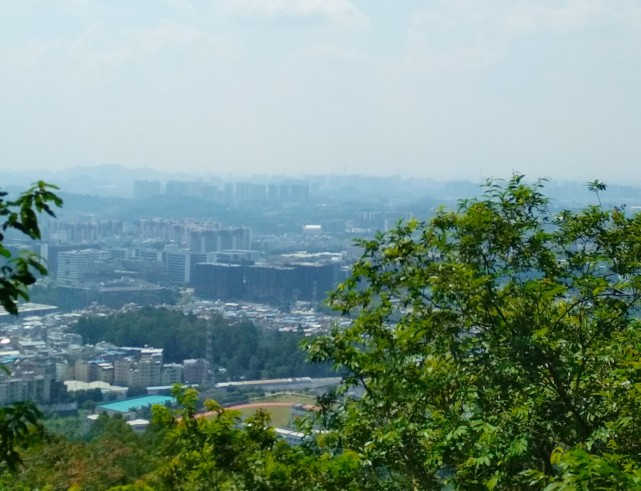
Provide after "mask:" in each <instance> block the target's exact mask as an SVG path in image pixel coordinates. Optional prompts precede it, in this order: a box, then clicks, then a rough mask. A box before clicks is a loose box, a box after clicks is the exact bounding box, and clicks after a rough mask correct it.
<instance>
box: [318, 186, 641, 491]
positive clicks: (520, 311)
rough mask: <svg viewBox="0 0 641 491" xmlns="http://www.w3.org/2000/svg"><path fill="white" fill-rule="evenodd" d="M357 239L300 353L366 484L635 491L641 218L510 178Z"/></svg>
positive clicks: (340, 443) (638, 482)
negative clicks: (329, 319)
mask: <svg viewBox="0 0 641 491" xmlns="http://www.w3.org/2000/svg"><path fill="white" fill-rule="evenodd" d="M591 190H593V191H594V192H596V193H597V196H598V192H599V191H603V190H604V186H600V187H591ZM599 203H600V201H599ZM361 245H362V246H363V247H364V254H363V256H362V258H361V259H360V260H359V261H358V262H357V263H356V264H355V266H354V268H353V273H352V275H351V277H350V278H349V279H348V280H347V281H346V282H345V283H343V284H342V285H341V286H340V287H339V288H338V290H337V291H336V292H334V293H333V294H332V295H331V299H330V302H331V304H332V306H333V307H334V308H335V309H337V310H339V311H341V312H342V313H344V314H349V315H351V316H353V317H354V320H353V322H352V324H351V326H350V327H349V328H347V329H344V330H342V329H335V330H333V331H332V332H331V334H329V335H327V336H325V337H323V338H320V339H318V340H315V341H313V342H312V343H311V344H310V345H309V346H308V351H309V353H310V355H311V357H312V359H314V360H316V361H331V362H332V363H333V364H334V365H335V366H336V367H338V368H340V369H342V370H345V371H346V372H347V373H348V376H347V377H346V378H345V382H344V384H343V386H342V388H341V390H340V391H339V392H343V393H344V392H346V391H347V390H348V389H351V388H354V387H360V388H361V389H362V390H363V391H364V393H363V397H362V398H350V397H346V398H342V399H341V400H340V401H336V400H335V399H333V398H327V401H326V404H325V408H324V411H323V414H324V420H325V421H326V422H327V424H328V427H329V429H330V430H331V434H332V435H333V436H334V438H335V441H336V448H342V449H346V450H351V451H354V452H356V453H357V454H358V455H359V456H360V457H361V459H362V462H365V463H366V465H365V466H364V467H363V469H362V471H363V472H365V473H366V474H367V475H368V476H369V478H368V482H369V483H370V485H371V487H372V488H373V489H374V488H376V487H377V486H378V487H379V488H381V489H382V488H388V489H412V488H413V489H441V487H442V486H443V485H446V484H451V485H453V486H454V487H455V488H456V489H523V488H530V487H531V488H534V489H537V488H539V489H542V488H545V489H547V490H552V489H637V488H639V489H641V411H640V408H641V329H640V322H639V319H638V312H639V303H640V299H641V274H640V273H641V215H638V214H634V215H629V214H627V213H625V212H624V210H622V209H619V208H613V209H603V208H602V207H601V205H600V204H599V205H598V206H589V207H587V208H585V209H583V210H582V211H579V212H572V211H567V210H565V211H561V212H560V213H552V212H551V211H550V208H549V202H548V199H546V197H545V196H544V195H543V194H542V184H541V183H537V184H534V185H529V184H525V183H524V182H523V180H522V176H514V177H513V178H512V179H511V180H510V181H509V182H507V183H505V184H500V183H497V182H493V181H491V182H488V184H487V186H486V188H485V193H484V195H483V196H482V197H481V198H479V199H473V200H465V201H462V202H461V203H460V204H459V207H458V209H457V210H455V211H448V210H445V209H442V210H440V211H438V212H437V213H436V215H435V216H434V218H432V219H431V220H429V221H428V222H419V221H410V222H408V223H405V224H399V225H398V227H397V228H396V229H394V230H392V231H390V232H388V233H384V234H383V233H381V234H379V235H378V236H377V237H376V238H375V239H373V240H364V241H361Z"/></svg>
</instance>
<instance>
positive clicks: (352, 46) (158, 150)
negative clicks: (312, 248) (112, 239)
mask: <svg viewBox="0 0 641 491" xmlns="http://www.w3.org/2000/svg"><path fill="white" fill-rule="evenodd" d="M0 112H1V116H0V169H1V170H8V169H11V168H18V169H38V168H45V167H47V168H50V169H62V168H67V167H71V166H77V165H93V164H99V163H118V164H122V165H124V166H128V167H141V166H149V167H153V168H155V169H158V170H163V171H182V172H192V173H216V174H252V173H262V174H282V173H288V174H303V173H363V174H378V175H386V174H392V173H398V172H400V173H402V174H404V175H415V176H425V177H430V176H431V177H434V178H438V179H444V178H460V177H469V178H472V179H479V178H483V177H487V176H500V177H504V176H506V175H509V173H510V172H511V171H512V170H518V171H521V172H525V173H527V174H528V175H529V176H532V177H538V176H548V177H556V178H572V179H576V180H585V179H590V178H595V177H598V178H601V179H604V180H606V181H609V182H633V183H639V184H641V162H639V160H640V156H641V0H554V1H553V0H547V1H544V0H425V1H412V0H351V1H350V0H208V1H204V0H203V1H197V0H192V1H189V0H166V1H161V0H135V1H133V0H108V1H105V0H103V1H93V0H13V1H12V0H0Z"/></svg>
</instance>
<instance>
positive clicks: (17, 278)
mask: <svg viewBox="0 0 641 491" xmlns="http://www.w3.org/2000/svg"><path fill="white" fill-rule="evenodd" d="M55 189H57V188H56V187H55V186H52V185H50V184H47V183H45V182H42V181H40V182H37V183H35V184H33V185H32V186H31V187H30V188H29V189H27V190H26V191H25V192H23V193H22V194H20V195H19V196H18V197H17V198H16V199H8V195H7V193H6V192H4V191H0V256H2V259H3V263H2V266H1V267H0V305H2V307H4V308H5V310H6V311H7V312H9V313H11V314H17V313H18V301H19V300H21V299H22V300H28V299H29V290H28V288H29V286H30V285H32V284H33V283H35V282H36V279H37V278H38V275H45V274H47V269H46V267H45V266H43V264H42V262H41V259H40V257H39V256H38V255H37V254H33V253H27V252H22V253H20V254H18V255H12V254H11V251H10V250H9V249H8V248H7V247H5V245H4V240H5V235H6V234H7V233H8V232H11V231H18V232H20V233H21V234H22V235H24V236H25V237H27V238H29V239H34V240H35V239H40V227H39V226H38V214H39V213H46V214H48V215H50V216H55V214H54V212H53V209H52V206H53V207H59V206H61V205H62V200H61V199H60V198H59V197H58V196H57V195H56V194H54V192H53V190H55ZM0 368H2V370H3V372H8V370H7V369H6V367H4V366H1V367H0ZM40 417H41V413H40V411H39V410H38V408H37V407H36V406H35V405H34V404H33V403H31V402H28V401H25V402H18V403H16V404H13V405H10V406H7V407H3V408H0V469H1V467H2V466H7V467H8V468H9V469H11V470H15V468H16V466H17V465H18V464H19V463H20V455H19V453H18V452H17V448H18V447H19V446H20V445H23V444H25V443H26V442H28V441H29V440H30V438H31V437H32V435H33V434H34V433H36V432H38V433H39V432H40V431H41V425H40V424H39V418H40Z"/></svg>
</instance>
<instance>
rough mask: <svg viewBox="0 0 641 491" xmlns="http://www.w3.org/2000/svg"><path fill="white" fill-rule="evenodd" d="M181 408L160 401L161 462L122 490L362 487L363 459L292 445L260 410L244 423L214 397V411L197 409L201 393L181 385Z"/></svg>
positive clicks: (268, 490) (178, 390)
mask: <svg viewBox="0 0 641 491" xmlns="http://www.w3.org/2000/svg"><path fill="white" fill-rule="evenodd" d="M174 395H176V397H177V399H178V402H179V403H180V405H181V408H180V410H179V411H177V412H172V411H171V410H169V409H167V408H166V407H163V406H154V417H153V424H154V426H155V428H156V431H158V428H160V429H161V430H162V431H163V432H164V437H163V439H162V444H161V445H160V452H161V455H162V456H163V460H162V462H161V463H160V465H159V466H158V467H157V468H156V469H155V470H153V471H152V472H150V473H149V474H147V475H146V476H143V477H142V478H141V479H140V480H138V482H137V483H136V484H134V485H130V486H125V487H122V488H119V489H121V490H135V489H144V490H151V489H153V490H159V491H160V490H171V491H176V490H186V491H187V490H188V491H197V490H203V491H205V490H207V491H209V490H211V491H216V490H221V491H222V490H244V489H246V490H252V491H271V490H279V491H288V490H291V491H294V490H310V491H311V490H324V489H336V490H339V489H340V490H357V489H361V487H360V486H358V482H357V480H356V476H358V459H357V457H356V455H355V454H354V452H342V453H340V454H338V455H333V454H329V453H327V452H323V451H320V450H318V449H313V448H312V447H311V446H310V447H296V446H291V445H289V444H288V443H286V442H285V441H283V440H281V439H280V438H279V437H278V436H277V434H276V432H275V431H274V429H273V428H272V427H271V426H270V420H269V414H268V413H267V412H265V411H262V410H258V411H257V412H256V414H255V415H254V416H252V417H250V418H248V419H247V420H245V424H244V425H241V424H240V419H239V417H238V413H237V412H236V411H230V410H225V409H223V408H222V407H221V406H220V405H218V404H217V403H215V402H214V401H211V400H209V401H207V402H206V403H205V404H206V406H207V407H208V409H209V410H210V413H209V416H207V417H199V416H197V415H196V407H197V402H198V393H197V392H196V391H195V390H194V389H186V388H178V387H177V388H176V390H175V392H174Z"/></svg>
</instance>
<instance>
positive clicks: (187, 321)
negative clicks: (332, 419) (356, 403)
mask: <svg viewBox="0 0 641 491" xmlns="http://www.w3.org/2000/svg"><path fill="white" fill-rule="evenodd" d="M72 329H73V331H74V332H77V333H78V334H80V335H82V337H83V339H84V342H85V343H88V344H95V343H97V342H98V341H108V342H110V343H113V344H115V345H118V346H145V345H147V346H153V347H154V348H163V349H164V359H165V363H172V362H175V363H179V362H182V360H184V359H188V358H204V357H205V352H206V347H207V332H208V330H211V333H212V348H213V365H214V366H213V368H226V369H227V372H226V373H227V375H228V376H229V379H230V380H237V379H240V378H241V377H245V378H248V379H258V378H278V377H302V376H310V377H322V376H327V375H329V374H330V370H329V368H328V366H327V365H322V364H309V363H307V362H306V360H305V353H304V352H303V351H302V350H301V349H300V347H299V344H300V342H301V340H302V339H303V335H302V334H300V333H296V332H280V331H272V330H269V329H265V328H262V327H259V326H256V325H255V324H253V323H252V322H249V321H243V322H238V323H231V322H229V321H228V320H226V319H224V318H222V317H221V316H218V317H215V318H213V319H209V320H206V319H199V318H198V317H196V316H195V315H192V314H187V315H185V314H183V313H182V312H178V311H174V310H170V309H167V308H153V307H145V308H143V309H141V310H139V311H136V312H127V313H119V314H114V315H111V316H106V317H95V316H90V317H83V318H81V319H80V320H79V321H78V323H77V324H75V325H74V326H73V327H72Z"/></svg>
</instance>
